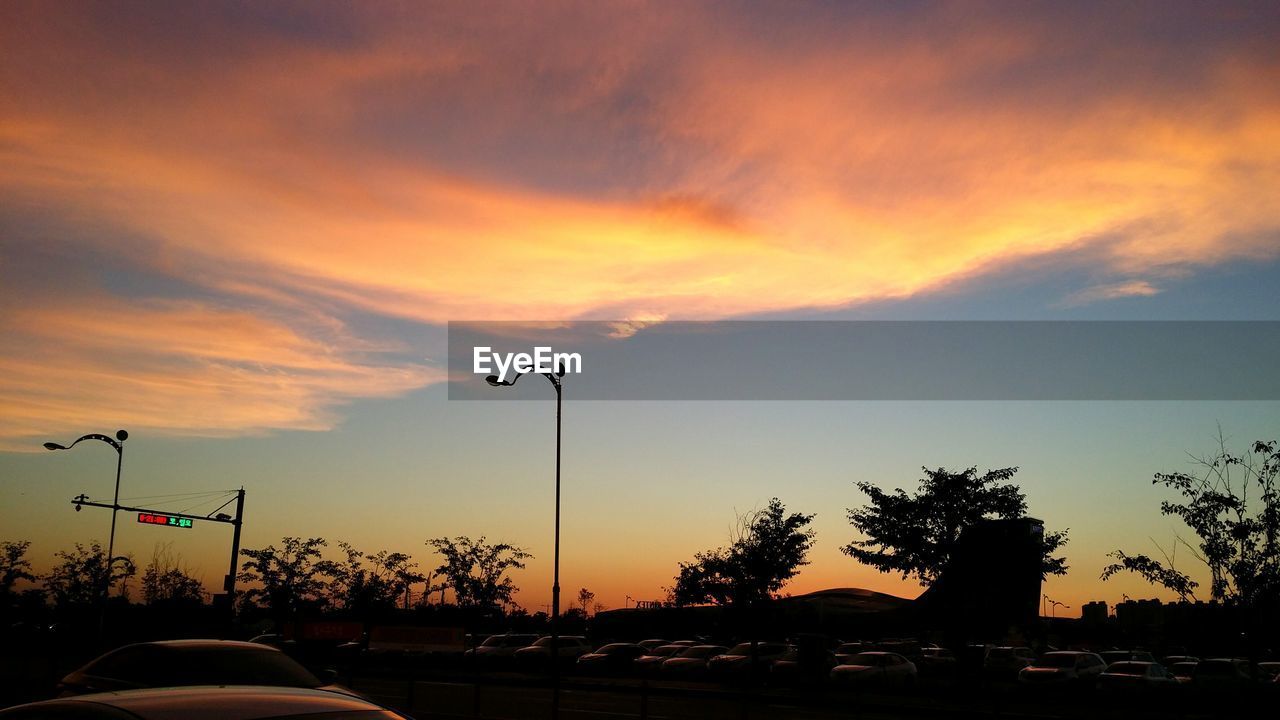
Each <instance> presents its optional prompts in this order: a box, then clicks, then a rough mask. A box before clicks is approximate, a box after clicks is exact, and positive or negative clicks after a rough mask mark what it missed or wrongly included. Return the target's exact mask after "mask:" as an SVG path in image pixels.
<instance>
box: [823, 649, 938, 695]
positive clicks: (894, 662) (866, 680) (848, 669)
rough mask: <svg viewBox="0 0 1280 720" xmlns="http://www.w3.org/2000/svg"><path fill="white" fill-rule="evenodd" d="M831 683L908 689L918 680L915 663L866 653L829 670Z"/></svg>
mask: <svg viewBox="0 0 1280 720" xmlns="http://www.w3.org/2000/svg"><path fill="white" fill-rule="evenodd" d="M830 677H831V682H833V683H835V684H837V685H845V686H857V687H882V688H890V687H892V688H909V687H914V686H915V684H916V680H917V679H918V678H919V671H918V670H917V669H916V665H915V663H913V662H911V661H910V660H908V659H907V658H906V656H904V655H900V654H898V653H894V652H883V651H874V650H873V651H868V652H862V653H858V654H857V655H854V656H853V657H851V658H849V662H847V663H845V664H842V665H837V666H835V667H833V668H831V675H830Z"/></svg>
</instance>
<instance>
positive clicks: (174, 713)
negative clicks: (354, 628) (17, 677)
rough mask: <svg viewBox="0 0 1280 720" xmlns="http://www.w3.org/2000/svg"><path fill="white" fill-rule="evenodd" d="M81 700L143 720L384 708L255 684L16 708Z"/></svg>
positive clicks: (233, 719)
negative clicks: (130, 714) (119, 710)
mask: <svg viewBox="0 0 1280 720" xmlns="http://www.w3.org/2000/svg"><path fill="white" fill-rule="evenodd" d="M79 703H84V704H87V705H106V706H108V707H113V708H119V709H121V710H124V711H126V712H129V713H133V714H134V715H137V716H138V717H139V718H144V719H145V720H255V719H257V718H274V717H280V716H288V715H308V714H316V713H331V712H352V711H365V712H369V711H377V710H385V708H383V707H382V706H380V705H375V704H374V703H371V702H369V701H367V700H362V699H360V698H357V697H352V696H350V695H344V694H341V693H334V692H326V691H324V690H310V689H306V688H284V687H258V686H229V687H212V686H210V687H175V688H149V689H144V690H122V691H119V692H106V693H94V694H92V695H79V696H76V697H71V698H62V699H58V700H48V701H45V702H43V703H32V704H31V705H22V706H19V708H22V709H30V708H39V707H65V708H74V707H77V704H79ZM19 708H10V709H11V710H16V709H19Z"/></svg>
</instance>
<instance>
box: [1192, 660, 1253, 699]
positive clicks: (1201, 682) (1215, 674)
mask: <svg viewBox="0 0 1280 720" xmlns="http://www.w3.org/2000/svg"><path fill="white" fill-rule="evenodd" d="M1253 682H1254V681H1253V673H1252V672H1250V668H1249V661H1248V660H1244V659H1241V658H1209V659H1206V660H1201V661H1200V662H1198V663H1196V670H1195V673H1193V674H1192V676H1191V685H1192V687H1194V688H1195V689H1196V690H1198V691H1201V692H1238V691H1240V690H1244V689H1245V688H1248V687H1249V686H1251V685H1253Z"/></svg>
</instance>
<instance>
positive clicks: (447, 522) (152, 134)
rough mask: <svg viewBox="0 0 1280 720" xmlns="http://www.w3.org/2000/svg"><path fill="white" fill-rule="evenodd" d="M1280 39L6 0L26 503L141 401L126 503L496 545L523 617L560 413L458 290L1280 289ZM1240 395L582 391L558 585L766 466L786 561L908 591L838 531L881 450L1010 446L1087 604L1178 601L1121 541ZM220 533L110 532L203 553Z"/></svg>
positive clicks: (1257, 33) (1243, 423) (474, 9)
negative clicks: (649, 395) (451, 386)
mask: <svg viewBox="0 0 1280 720" xmlns="http://www.w3.org/2000/svg"><path fill="white" fill-rule="evenodd" d="M1277 34H1280V9H1278V8H1277V7H1276V5H1275V4H1274V3H1214V4H1208V3H1179V2H1148V3H1142V2H1136V3H1125V4H1116V3H1039V2H1017V3H1013V2H1005V3H980V2H952V3H915V2H903V3H834V2H832V3H824V2H800V3H797V2H778V3H769V2H760V3H731V2H723V3H676V2H583V3H559V2H546V3H484V2H477V3H443V4H434V3H410V4H399V3H383V2H368V3H350V4H336V3H322V2H308V3H285V2H279V3H269V4H263V3H227V2H209V3H198V4H181V5H174V4H172V3H146V2H117V3H77V2H69V3H59V4H50V3H40V2H20V1H14V2H6V3H4V4H3V5H0V337H3V342H0V408H2V409H0V539H15V540H16V539H24V540H30V541H32V543H33V545H32V555H33V559H34V560H35V561H36V564H37V566H38V567H40V566H47V564H48V563H49V562H50V561H51V559H52V556H53V553H54V552H55V551H56V550H59V549H64V548H68V547H70V546H71V545H72V544H74V543H76V542H84V541H87V540H89V539H98V540H102V541H105V540H106V537H105V536H106V532H107V527H108V524H109V520H108V517H107V514H106V513H105V511H101V510H95V509H92V508H90V509H86V510H85V511H84V512H83V513H79V514H77V513H74V512H73V511H72V509H71V507H70V506H69V504H68V502H67V501H68V500H69V499H70V498H71V497H72V496H74V495H76V494H79V493H80V492H85V493H88V494H89V495H90V496H92V497H94V498H96V499H102V498H109V496H110V490H111V484H112V482H113V479H114V469H115V468H114V464H113V461H114V459H115V456H114V452H113V451H112V450H111V449H110V448H109V447H107V446H106V445H103V444H100V443H95V444H92V445H81V446H77V448H76V449H75V450H74V451H73V452H66V453H57V454H50V453H46V452H44V451H43V450H42V449H41V447H40V446H41V443H42V442H45V441H50V440H53V441H58V442H63V443H66V442H69V441H70V440H72V439H74V438H76V437H79V436H80V435H82V434H84V433H88V432H104V433H111V432H114V430H116V429H119V428H125V429H128V431H129V432H130V439H129V440H128V441H127V443H126V450H125V457H124V475H123V479H122V486H121V496H122V497H125V498H129V497H142V496H158V495H169V494H178V493H194V492H204V491H212V490H223V489H230V488H237V487H240V486H242V485H243V486H244V487H245V488H246V491H247V494H248V495H247V497H248V500H247V505H246V524H245V538H244V542H245V544H246V546H247V547H261V546H263V545H265V544H267V543H271V542H278V540H279V538H280V537H282V536H286V535H301V536H323V537H326V538H328V539H329V540H330V541H331V543H332V544H335V545H336V542H337V541H338V540H346V541H348V542H351V543H353V544H354V545H356V546H357V547H359V548H362V549H367V550H370V551H376V550H378V549H383V548H386V549H390V550H400V551H406V552H411V553H413V554H414V555H415V556H416V557H417V559H418V560H419V562H420V563H421V564H422V565H423V566H424V567H430V566H433V565H434V563H433V558H432V556H431V555H430V552H429V549H428V548H426V547H425V545H424V543H425V541H426V540H427V539H428V538H432V537H439V536H442V535H450V536H452V535H470V536H473V537H474V536H481V535H483V536H486V537H487V538H489V539H490V540H503V541H506V542H511V543H514V544H517V545H521V546H523V547H526V548H528V549H529V550H530V551H531V552H532V553H533V554H534V555H535V558H534V559H533V560H531V561H530V562H529V563H528V568H527V569H526V570H524V571H520V572H518V573H517V574H516V576H515V581H516V584H517V585H519V586H520V587H521V592H520V593H519V595H518V596H517V600H518V602H520V603H521V604H522V605H524V606H525V607H527V608H529V609H531V610H537V609H541V608H542V607H543V606H544V605H545V604H546V603H547V602H549V595H550V588H549V586H550V559H551V554H552V547H551V536H552V532H551V527H552V520H551V518H552V510H553V505H552V484H551V483H552V479H553V476H552V471H553V464H552V463H553V456H552V454H551V453H552V447H553V445H552V443H553V441H554V435H553V427H554V426H553V424H552V423H553V421H554V415H553V412H554V409H553V406H552V405H551V404H550V403H549V402H542V403H538V402H483V403H473V402H460V401H456V400H455V401H451V400H449V399H448V397H447V394H446V392H445V389H444V388H445V386H444V385H443V380H444V379H445V375H446V371H447V368H446V365H445V359H446V347H445V338H446V323H448V322H450V321H474V320H525V321H552V322H555V321H571V320H588V319H589V320H618V321H631V322H634V323H636V324H637V325H644V324H652V323H661V322H663V321H671V320H722V319H768V320H799V319H822V320H842V319H856V320H979V319H980V320H1280V293H1277V292H1276V288H1277V287H1280V282H1278V281H1280V262H1278V260H1280V204H1277V203H1276V202H1275V198H1276V197H1277V196H1278V195H1280V54H1277V52H1276V50H1275V42H1274V39H1275V37H1277ZM805 351H806V349H805V348H796V349H795V352H797V353H803V352H805ZM1223 352H1224V353H1228V352H1231V349H1230V348H1224V349H1223ZM548 393H549V390H548ZM1219 426H1221V428H1222V432H1223V434H1224V435H1225V436H1226V437H1227V439H1228V441H1229V442H1230V443H1232V444H1233V445H1234V447H1236V448H1243V447H1244V445H1245V443H1247V442H1250V441H1252V440H1255V439H1269V438H1277V437H1280V407H1278V406H1277V403H1276V402H1274V401H1264V400H1260V401H1255V402H1210V401H1202V402H1168V401H1166V402H1115V401H1112V402H1106V401H1099V402H980V401H973V402H812V403H811V402H744V401H737V402H704V401H699V402H680V401H662V402H658V401H626V402H622V401H619V402H604V401H592V402H582V403H578V404H573V403H572V402H569V403H567V407H566V409H565V415H564V438H565V448H564V500H563V502H564V506H563V510H564V531H563V532H564V535H563V549H562V552H563V559H562V584H563V585H564V587H565V588H566V593H567V594H576V589H577V588H578V587H588V588H590V589H592V590H593V591H594V592H596V594H597V598H598V600H599V601H600V602H602V603H604V604H605V605H608V606H610V607H620V606H622V605H624V604H625V603H626V602H627V598H628V597H630V598H633V599H656V598H659V597H661V596H662V587H663V586H665V585H668V584H669V583H670V582H671V578H672V576H673V575H674V574H675V572H676V569H677V563H678V562H679V561H682V560H687V559H689V558H691V557H692V555H693V553H694V552H696V551H699V550H703V549H706V548H709V547H714V546H717V545H722V544H724V543H725V542H726V540H727V537H728V532H729V527H730V525H731V524H732V522H733V520H734V517H735V515H736V514H738V513H743V512H747V511H749V510H751V509H752V508H759V507H763V506H764V505H765V504H767V502H768V500H769V498H771V497H774V496H777V497H779V498H780V499H782V501H783V502H784V503H785V504H786V505H787V507H788V508H789V509H792V510H796V511H801V512H806V513H814V514H815V515H816V518H815V521H814V526H815V528H816V529H817V531H818V535H817V545H816V547H815V549H814V551H813V554H812V558H811V560H812V562H811V564H810V565H809V566H807V567H806V568H805V569H804V570H803V572H802V573H801V575H800V576H799V577H797V578H796V580H795V581H794V582H793V583H792V585H791V586H789V588H788V589H789V590H790V591H791V592H796V593H798V592H805V591H809V590H817V589H821V588H826V587H844V586H860V587H868V588H872V589H877V590H882V591H886V592H893V593H898V594H903V595H914V594H915V593H916V592H918V590H919V588H918V586H917V585H915V584H914V583H912V582H903V581H901V580H900V579H898V578H896V577H891V576H884V575H880V574H878V573H876V572H874V571H872V570H870V569H868V568H865V567H861V566H858V565H857V564H855V563H854V562H853V561H852V560H850V559H849V558H847V557H845V556H843V555H841V554H840V552H839V547H840V546H842V545H844V544H846V543H847V542H848V541H849V540H851V539H853V538H854V537H855V535H854V532H853V530H852V528H851V527H850V526H849V525H848V523H847V521H846V520H845V508H848V507H852V506H856V505H859V504H860V503H861V501H862V499H861V498H860V497H859V494H858V492H857V490H856V488H855V483H856V482H859V481H870V482H875V483H877V484H880V485H882V486H883V487H908V488H910V487H913V486H914V484H915V482H916V480H917V479H918V478H919V477H920V476H921V472H920V468H921V466H928V467H939V466H945V467H950V468H963V467H968V466H978V467H979V468H980V469H986V468H993V467H1006V466H1014V465H1016V466H1018V467H1019V468H1020V471H1019V473H1018V474H1017V476H1016V479H1017V480H1018V481H1019V483H1020V484H1021V485H1022V486H1023V488H1024V489H1025V490H1026V492H1027V496H1028V500H1029V504H1030V511H1031V513H1032V514H1033V515H1035V516H1037V517H1040V518H1042V519H1044V520H1045V522H1046V524H1047V525H1048V526H1049V527H1050V528H1054V529H1058V528H1070V529H1071V532H1070V537H1071V542H1070V544H1069V545H1068V546H1067V549H1066V551H1067V555H1068V559H1069V562H1070V565H1071V573H1070V574H1069V575H1068V576H1066V577H1064V578H1055V579H1053V580H1051V581H1050V582H1049V583H1047V585H1046V592H1047V593H1049V594H1050V596H1051V597H1054V598H1057V599H1060V600H1061V601H1063V602H1065V603H1066V604H1067V605H1069V606H1071V608H1070V609H1064V610H1063V611H1062V612H1063V613H1065V614H1075V613H1076V612H1078V607H1079V605H1080V604H1081V603H1083V602H1087V601H1089V600H1094V599H1103V600H1108V601H1111V602H1114V601H1116V600H1119V599H1120V598H1121V597H1122V596H1123V595H1125V594H1127V595H1129V596H1132V597H1165V598H1167V597H1168V596H1167V594H1163V593H1161V592H1158V591H1157V590H1155V589H1152V588H1150V587H1148V586H1146V585H1144V584H1143V583H1142V582H1141V581H1140V580H1137V579H1136V578H1124V577H1122V578H1117V579H1114V580H1112V581H1110V582H1108V583H1105V584H1104V583H1102V582H1100V581H1099V580H1098V574H1099V573H1100V571H1101V568H1102V567H1103V566H1104V565H1105V564H1106V563H1107V558H1106V553H1107V552H1109V551H1111V550H1114V549H1116V548H1121V547H1122V548H1124V549H1126V550H1129V551H1131V552H1132V551H1141V552H1148V553H1155V552H1158V549H1157V545H1158V546H1162V547H1165V548H1168V547H1169V546H1170V545H1171V544H1172V543H1173V538H1175V537H1176V535H1177V533H1178V532H1180V531H1181V532H1183V533H1184V534H1185V530H1180V528H1179V526H1178V525H1177V524H1176V523H1175V522H1174V521H1172V520H1170V519H1169V518H1165V517H1162V516H1161V515H1160V514H1159V512H1158V505H1159V501H1160V500H1161V499H1162V498H1163V497H1164V496H1163V495H1162V494H1161V493H1160V489H1159V488H1153V487H1152V485H1151V482H1150V478H1151V476H1152V474H1153V473H1155V472H1158V471H1167V470H1176V469H1185V468H1187V467H1188V465H1187V463H1188V453H1192V454H1204V453H1208V452H1211V451H1212V450H1214V449H1215V443H1216V437H1217V433H1218V427H1219ZM159 500H163V498H160V499H159ZM170 500H171V501H172V502H178V500H173V499H170ZM187 504H190V503H187ZM215 505H216V504H215ZM159 509H169V510H181V509H183V507H182V506H180V505H173V506H162V507H161V508H159ZM197 509H200V508H197ZM212 509H213V508H212V507H207V508H202V509H201V511H202V512H207V511H209V510H212ZM122 519H123V520H128V518H127V517H126V516H122ZM228 540H229V531H228V530H227V528H224V527H219V526H213V525H211V524H198V525H197V527H196V528H193V529H191V530H170V529H167V528H153V527H142V526H137V525H136V524H135V523H131V522H124V523H122V526H121V528H120V530H119V531H118V537H117V544H118V546H119V548H120V549H121V550H122V551H125V552H131V553H133V554H134V555H135V557H137V558H139V559H141V560H143V561H145V560H146V559H148V558H150V556H151V554H152V552H153V550H154V548H155V546H156V544H157V543H173V546H172V547H173V550H174V551H175V552H177V553H179V554H180V555H181V556H182V557H183V559H184V560H185V561H186V562H188V563H189V564H190V565H191V566H192V568H193V569H194V570H195V571H196V572H197V573H199V574H200V575H201V576H202V578H203V579H204V581H205V583H206V585H207V586H208V587H210V588H211V589H216V588H217V587H218V586H219V585H220V580H221V576H222V574H223V573H224V572H225V566H226V564H227V544H228ZM1179 566H1180V567H1185V568H1186V569H1188V570H1190V571H1192V572H1193V574H1195V573H1197V572H1198V568H1196V567H1195V565H1194V561H1192V560H1191V559H1190V558H1184V557H1182V556H1180V560H1179Z"/></svg>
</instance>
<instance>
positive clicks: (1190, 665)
mask: <svg viewBox="0 0 1280 720" xmlns="http://www.w3.org/2000/svg"><path fill="white" fill-rule="evenodd" d="M1199 664H1200V663H1199V662H1198V661H1196V662H1190V661H1183V662H1176V663H1173V664H1172V665H1169V666H1168V670H1169V672H1170V673H1171V674H1172V675H1173V677H1174V678H1176V679H1177V681H1178V682H1179V683H1182V684H1183V685H1185V684H1187V683H1189V682H1191V678H1192V676H1194V675H1195V672H1196V665H1199Z"/></svg>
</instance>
